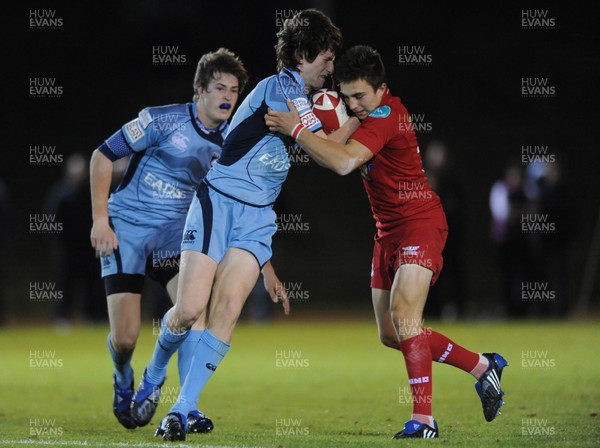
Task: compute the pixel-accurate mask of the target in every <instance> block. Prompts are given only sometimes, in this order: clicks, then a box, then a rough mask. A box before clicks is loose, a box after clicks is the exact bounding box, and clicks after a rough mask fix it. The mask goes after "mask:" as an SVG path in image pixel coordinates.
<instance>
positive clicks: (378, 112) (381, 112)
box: [369, 106, 392, 118]
mask: <svg viewBox="0 0 600 448" xmlns="http://www.w3.org/2000/svg"><path fill="white" fill-rule="evenodd" d="M391 112H392V109H391V107H390V106H379V107H378V108H377V109H373V111H371V113H370V114H369V117H373V118H387V117H389V115H390V113H391Z"/></svg>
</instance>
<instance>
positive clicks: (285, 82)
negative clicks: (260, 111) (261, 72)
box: [269, 76, 323, 132]
mask: <svg viewBox="0 0 600 448" xmlns="http://www.w3.org/2000/svg"><path fill="white" fill-rule="evenodd" d="M272 88H273V89H275V90H274V92H273V93H274V94H275V95H274V96H276V97H278V100H277V101H275V104H274V107H273V106H271V105H269V107H271V108H272V109H273V110H279V111H283V112H287V111H288V110H289V109H288V107H287V103H286V100H287V99H290V100H292V102H293V103H294V106H296V110H297V111H298V115H300V121H301V123H302V125H303V126H304V127H305V128H307V129H308V130H310V131H311V132H318V131H319V130H321V129H322V128H323V125H322V124H321V121H320V120H319V119H318V118H317V116H316V115H315V114H314V112H313V111H312V106H311V104H310V101H309V100H308V98H307V96H306V94H305V93H304V88H303V87H301V86H300V85H299V84H297V83H296V82H295V81H294V80H292V79H291V78H289V77H287V76H280V77H276V78H274V83H273V86H272Z"/></svg>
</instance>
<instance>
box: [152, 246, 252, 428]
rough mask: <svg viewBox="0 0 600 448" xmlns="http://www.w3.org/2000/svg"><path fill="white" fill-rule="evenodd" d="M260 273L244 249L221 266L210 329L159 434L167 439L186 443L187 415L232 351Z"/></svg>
mask: <svg viewBox="0 0 600 448" xmlns="http://www.w3.org/2000/svg"><path fill="white" fill-rule="evenodd" d="M259 273H260V266H259V265H258V262H257V258H256V257H255V256H254V255H253V254H252V253H250V252H248V251H246V250H243V249H238V248H230V249H229V250H228V251H227V253H226V254H225V257H223V259H222V260H221V262H220V263H219V267H218V269H217V273H216V277H215V283H214V285H213V292H212V295H211V299H210V311H209V313H208V316H209V317H208V324H207V328H206V330H205V331H204V333H203V334H202V337H201V338H200V341H199V343H198V344H197V345H196V348H195V350H194V356H193V358H192V365H191V368H190V370H189V372H188V375H187V376H186V379H185V382H184V384H183V386H182V388H181V391H180V394H179V397H178V398H177V402H176V403H175V404H174V406H173V407H172V408H171V410H170V411H169V414H167V416H166V417H165V418H164V419H163V420H162V421H161V423H160V425H159V427H158V429H157V431H156V435H162V436H163V438H164V439H166V440H185V427H186V416H187V415H188V414H189V412H190V411H191V410H192V407H191V406H192V403H195V402H197V400H198V398H199V396H200V393H201V392H202V390H203V388H204V386H205V385H206V383H207V382H208V380H209V379H210V377H211V376H212V374H213V373H214V371H215V370H216V369H217V367H218V366H219V364H220V363H221V361H222V360H223V358H224V357H225V355H226V354H227V352H228V351H229V347H230V342H231V337H232V334H233V329H234V328H235V325H236V323H237V320H238V318H239V315H240V313H241V311H242V307H243V306H244V303H245V302H246V299H247V298H248V296H249V295H250V292H251V291H252V288H254V285H255V284H256V280H257V279H258V275H259Z"/></svg>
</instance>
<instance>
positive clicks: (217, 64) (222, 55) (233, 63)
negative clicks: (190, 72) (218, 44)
mask: <svg viewBox="0 0 600 448" xmlns="http://www.w3.org/2000/svg"><path fill="white" fill-rule="evenodd" d="M217 73H228V74H230V75H233V76H235V77H236V78H237V80H238V82H239V87H240V89H239V91H240V93H241V91H242V90H243V89H244V86H245V85H246V82H248V72H246V68H245V67H244V64H243V63H242V61H241V60H240V58H238V57H237V56H236V55H235V54H234V53H233V52H231V51H229V50H228V49H227V48H219V49H218V50H217V51H213V52H211V53H206V54H204V55H202V57H201V58H200V61H198V67H197V68H196V74H195V75H194V101H198V88H199V87H202V88H203V89H206V88H208V84H210V80H211V79H213V78H214V77H215V75H216V74H217Z"/></svg>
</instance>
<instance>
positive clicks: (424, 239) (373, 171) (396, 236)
mask: <svg viewBox="0 0 600 448" xmlns="http://www.w3.org/2000/svg"><path fill="white" fill-rule="evenodd" d="M335 76H336V78H337V80H338V82H339V87H340V91H341V94H342V96H343V98H344V101H345V102H346V104H347V105H348V107H349V108H350V109H351V110H352V112H354V114H355V116H356V117H357V118H358V119H359V120H360V121H361V124H360V127H359V128H358V129H357V130H356V131H355V132H354V134H352V136H351V138H350V139H349V140H348V142H347V143H346V144H337V143H334V142H332V141H329V140H325V139H322V138H320V137H318V136H317V135H315V134H313V133H312V132H310V131H309V130H308V129H304V128H303V127H302V124H299V123H300V120H299V119H298V114H297V113H296V112H295V109H294V107H293V104H291V103H289V102H288V105H289V107H290V110H291V112H275V111H271V110H270V111H269V112H268V114H267V115H266V116H265V120H266V124H267V126H269V130H271V131H274V132H280V133H283V134H286V135H291V136H293V137H294V138H296V141H297V142H298V143H299V144H300V145H301V146H302V148H304V150H305V151H306V152H307V153H308V154H309V155H310V156H311V157H313V158H314V159H315V161H316V162H317V163H318V164H319V165H321V166H324V167H326V168H329V169H331V170H333V171H335V172H336V173H338V174H340V175H346V174H348V173H350V172H352V171H354V170H355V169H360V170H361V174H362V177H363V182H364V185H365V189H366V191H367V195H368V197H369V201H370V203H371V208H372V211H373V217H374V219H375V223H376V227H377V234H376V236H375V247H374V251H373V265H372V274H371V288H372V299H373V308H374V310H375V318H376V320H377V325H378V329H379V337H380V339H381V341H382V342H383V344H385V345H386V346H388V347H391V348H394V349H397V350H400V351H402V353H403V355H404V360H405V363H406V370H407V373H408V380H409V384H410V388H411V392H412V397H413V414H412V417H411V419H410V420H409V421H407V422H406V423H405V425H404V428H403V429H402V431H400V432H399V433H398V434H396V435H395V436H394V438H434V437H438V435H439V432H438V427H437V423H436V421H435V420H434V419H433V416H432V411H431V403H432V400H431V398H432V397H431V395H432V381H431V380H432V377H431V370H432V361H436V362H443V363H446V364H450V365H453V366H455V367H458V368H459V369H462V370H464V371H466V372H468V373H470V374H471V375H473V376H474V377H475V378H476V379H477V383H476V384H475V388H476V390H477V392H478V394H479V396H480V398H481V402H482V406H483V412H484V416H485V419H486V420H487V421H492V420H493V419H494V418H495V417H496V416H497V415H498V414H499V409H500V406H502V404H503V400H502V396H503V395H504V393H503V392H502V390H501V388H500V379H501V375H502V369H503V368H504V367H505V366H506V365H508V363H507V362H506V360H505V359H504V358H503V357H502V356H500V355H499V354H497V353H483V354H479V353H475V352H471V351H469V350H466V349H465V348H463V347H461V346H459V345H457V344H456V343H455V342H453V341H451V340H450V339H448V338H447V337H446V336H444V335H442V334H440V333H437V332H435V331H433V330H432V329H430V328H424V327H423V325H422V323H423V320H422V316H423V308H424V307H425V302H426V300H427V294H428V292H429V287H430V286H431V285H433V284H434V283H435V281H436V280H437V278H438V275H439V273H440V271H441V269H442V264H443V261H442V250H443V249H444V244H445V242H446V236H447V234H448V228H447V227H448V226H447V224H446V217H445V215H444V210H443V208H442V205H441V203H440V199H439V197H438V196H437V194H436V193H435V192H433V191H432V189H431V187H430V185H429V184H428V182H427V178H426V177H425V173H424V171H423V168H422V164H421V156H420V154H419V147H418V144H417V138H416V136H415V133H414V129H413V127H412V124H411V122H410V116H409V114H408V112H407V110H406V108H405V107H404V105H403V104H402V102H401V101H400V98H398V97H394V96H392V94H391V93H390V91H389V89H388V88H387V85H386V78H385V68H384V66H383V62H382V61H381V57H380V56H379V54H378V53H377V51H375V50H374V49H373V48H371V47H368V46H355V47H352V48H351V49H349V50H348V51H347V52H346V53H345V54H344V55H343V56H342V57H341V58H340V59H339V62H336V65H335ZM315 113H316V114H317V116H318V111H316V110H315Z"/></svg>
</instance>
